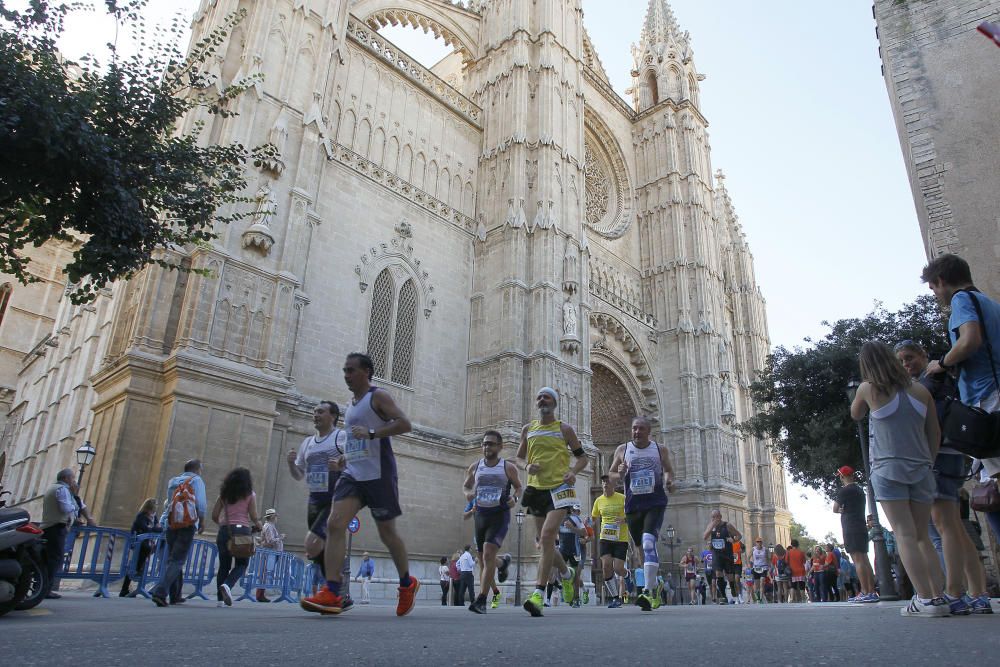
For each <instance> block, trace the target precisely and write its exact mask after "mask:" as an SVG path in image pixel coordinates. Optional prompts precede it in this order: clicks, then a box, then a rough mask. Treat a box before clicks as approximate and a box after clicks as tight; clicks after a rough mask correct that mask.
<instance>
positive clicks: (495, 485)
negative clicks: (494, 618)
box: [462, 431, 521, 614]
mask: <svg viewBox="0 0 1000 667" xmlns="http://www.w3.org/2000/svg"><path fill="white" fill-rule="evenodd" d="M501 451H503V437H502V436H501V435H500V433H499V432H497V431H486V433H485V434H483V458H481V459H480V460H478V461H476V462H475V463H473V464H472V465H471V466H469V470H468V472H466V474H465V484H464V485H463V487H462V488H463V489H464V490H465V497H466V499H468V500H470V501H472V502H473V503H474V506H475V512H476V514H475V522H476V550H477V551H479V563H480V567H481V572H480V577H479V596H478V597H477V598H476V599H475V601H473V603H472V604H470V605H469V611H471V612H475V613H477V614H485V613H486V593H487V591H489V590H490V589H491V588H493V587H494V585H495V584H494V577H495V576H496V571H497V552H498V551H499V550H500V547H501V546H503V539H504V537H506V536H507V527H508V526H509V525H510V508H511V507H512V506H513V505H515V504H516V503H517V499H518V497H519V496H520V495H521V480H520V478H519V477H518V475H517V466H516V465H514V464H513V463H512V462H510V461H505V460H503V459H502V458H500V452H501ZM512 490H513V493H512V492H511V491H512Z"/></svg>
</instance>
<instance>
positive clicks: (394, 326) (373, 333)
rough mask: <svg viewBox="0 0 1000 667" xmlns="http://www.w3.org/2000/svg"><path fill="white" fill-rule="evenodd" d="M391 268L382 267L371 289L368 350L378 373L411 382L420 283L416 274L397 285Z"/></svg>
mask: <svg viewBox="0 0 1000 667" xmlns="http://www.w3.org/2000/svg"><path fill="white" fill-rule="evenodd" d="M396 285H397V281H395V280H393V276H392V272H391V271H390V270H389V269H388V268H385V269H382V271H381V273H379V274H378V277H377V278H376V279H375V285H374V288H373V289H372V310H371V315H370V317H369V320H368V322H369V324H368V354H369V356H371V358H372V363H373V365H374V366H375V375H376V376H377V377H380V378H382V379H384V380H390V381H392V382H394V383H396V384H400V385H404V386H409V385H410V384H411V383H412V380H413V352H414V349H415V344H416V330H417V312H418V303H417V301H418V299H417V286H416V284H415V283H414V281H413V278H407V279H406V280H404V281H402V285H401V286H400V287H399V288H398V289H397V287H396Z"/></svg>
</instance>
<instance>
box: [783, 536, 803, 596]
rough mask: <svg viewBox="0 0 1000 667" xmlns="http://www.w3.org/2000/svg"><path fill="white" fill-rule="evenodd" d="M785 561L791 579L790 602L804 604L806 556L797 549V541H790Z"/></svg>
mask: <svg viewBox="0 0 1000 667" xmlns="http://www.w3.org/2000/svg"><path fill="white" fill-rule="evenodd" d="M785 560H787V561H788V569H789V572H790V574H791V578H792V602H805V601H806V600H805V590H806V571H807V568H808V565H807V560H808V558H807V556H806V553H805V552H804V551H802V549H799V541H798V540H792V543H791V545H790V546H789V547H788V551H787V552H786V553H785Z"/></svg>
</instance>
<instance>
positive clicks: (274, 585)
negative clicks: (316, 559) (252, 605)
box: [238, 548, 302, 602]
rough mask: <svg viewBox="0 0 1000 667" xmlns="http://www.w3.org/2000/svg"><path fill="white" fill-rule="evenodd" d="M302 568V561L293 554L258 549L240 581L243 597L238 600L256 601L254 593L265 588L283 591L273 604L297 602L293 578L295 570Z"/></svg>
mask: <svg viewBox="0 0 1000 667" xmlns="http://www.w3.org/2000/svg"><path fill="white" fill-rule="evenodd" d="M301 567H302V561H301V560H300V559H298V558H296V557H295V556H294V555H293V554H290V553H286V552H284V551H274V550H273V549H260V548H258V549H257V550H255V551H254V554H253V556H252V557H251V558H250V564H249V565H248V566H247V571H246V573H245V574H244V575H243V578H242V579H241V580H240V586H242V587H243V595H241V596H240V597H239V598H238V599H239V600H253V601H256V599H257V598H256V596H255V595H254V592H255V591H256V590H257V589H258V588H263V589H277V590H280V591H281V595H280V596H278V598H276V599H275V600H272V602H295V601H296V600H295V599H293V598H292V581H291V578H292V576H293V570H294V569H298V568H301Z"/></svg>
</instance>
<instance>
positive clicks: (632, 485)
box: [629, 470, 655, 496]
mask: <svg viewBox="0 0 1000 667" xmlns="http://www.w3.org/2000/svg"><path fill="white" fill-rule="evenodd" d="M654 478H655V475H654V474H653V471H652V470H639V471H636V472H632V473H631V474H630V475H629V489H630V490H631V491H632V495H636V496H641V495H644V494H647V493H652V492H653V484H654Z"/></svg>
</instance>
